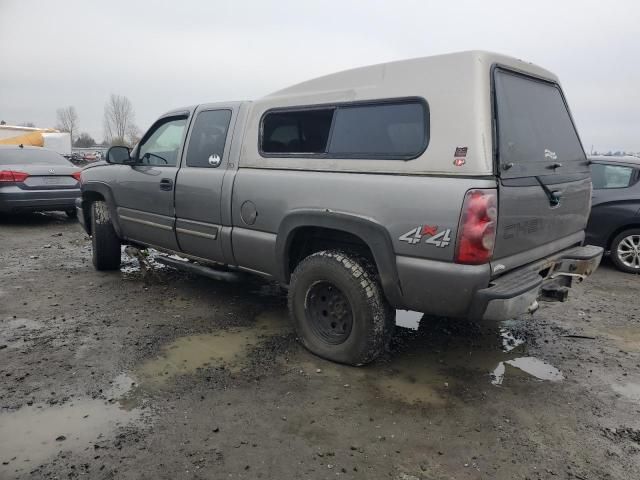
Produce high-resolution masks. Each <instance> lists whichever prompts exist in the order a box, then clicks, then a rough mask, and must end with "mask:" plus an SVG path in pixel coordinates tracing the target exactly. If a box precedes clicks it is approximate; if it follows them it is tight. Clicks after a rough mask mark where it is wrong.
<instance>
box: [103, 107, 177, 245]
mask: <svg viewBox="0 0 640 480" xmlns="http://www.w3.org/2000/svg"><path fill="white" fill-rule="evenodd" d="M188 118H189V115H188V112H187V113H183V114H182V113H181V114H174V115H171V116H167V117H164V118H161V119H160V120H158V121H157V122H156V123H155V124H154V125H153V126H152V127H151V128H150V129H149V131H148V132H147V133H146V134H145V136H144V137H143V138H142V140H141V141H140V143H139V144H138V147H137V148H136V149H135V150H134V151H133V153H132V162H131V163H130V164H129V166H128V167H125V168H122V169H121V170H120V172H119V173H118V181H117V183H116V185H114V188H113V194H114V196H115V201H116V205H118V217H119V219H120V224H121V227H122V231H123V234H124V236H125V237H126V238H127V239H129V240H133V241H136V242H140V243H143V244H146V245H150V246H155V247H163V248H168V249H171V250H178V243H177V240H176V234H175V230H174V228H175V210H174V192H175V182H176V175H177V173H178V168H179V164H180V162H179V159H180V156H181V153H182V145H183V142H184V136H185V132H186V127H187V121H188Z"/></svg>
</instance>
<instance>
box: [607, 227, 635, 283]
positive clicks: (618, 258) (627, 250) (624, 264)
mask: <svg viewBox="0 0 640 480" xmlns="http://www.w3.org/2000/svg"><path fill="white" fill-rule="evenodd" d="M611 260H612V261H613V263H614V264H615V266H616V267H618V269H619V270H622V271H623V272H627V273H640V228H632V229H629V230H625V231H624V232H622V233H620V234H619V235H618V236H616V238H614V239H613V242H611Z"/></svg>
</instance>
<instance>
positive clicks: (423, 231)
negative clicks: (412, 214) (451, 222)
mask: <svg viewBox="0 0 640 480" xmlns="http://www.w3.org/2000/svg"><path fill="white" fill-rule="evenodd" d="M423 237H424V238H426V240H425V243H428V244H431V245H435V246H436V247H440V248H444V247H446V246H448V245H449V244H450V243H451V229H450V228H447V229H446V230H442V231H441V232H439V233H438V226H437V225H419V226H417V227H416V228H412V229H411V230H409V231H408V232H407V233H404V234H402V235H400V236H399V237H398V240H400V241H401V242H407V243H408V244H409V245H416V244H418V243H420V241H421V240H422V238H423Z"/></svg>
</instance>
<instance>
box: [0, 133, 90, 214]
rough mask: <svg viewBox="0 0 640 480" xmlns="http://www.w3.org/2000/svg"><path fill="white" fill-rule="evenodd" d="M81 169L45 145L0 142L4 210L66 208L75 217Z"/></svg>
mask: <svg viewBox="0 0 640 480" xmlns="http://www.w3.org/2000/svg"><path fill="white" fill-rule="evenodd" d="M79 180H80V169H79V168H78V167H76V166H75V165H74V164H72V163H71V162H70V161H69V160H67V159H66V158H64V157H63V156H62V155H60V154H59V153H56V152H54V151H52V150H47V149H46V148H41V147H27V146H22V145H20V146H13V145H0V213H17V212H24V211H51V210H62V211H64V212H65V213H66V214H67V215H68V216H69V217H75V215H76V209H75V199H76V198H77V197H79V196H80V195H81V194H80V183H79Z"/></svg>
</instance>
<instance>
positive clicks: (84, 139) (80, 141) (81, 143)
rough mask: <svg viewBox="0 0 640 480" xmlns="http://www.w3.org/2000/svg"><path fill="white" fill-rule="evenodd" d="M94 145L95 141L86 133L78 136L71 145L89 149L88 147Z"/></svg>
mask: <svg viewBox="0 0 640 480" xmlns="http://www.w3.org/2000/svg"><path fill="white" fill-rule="evenodd" d="M95 144H96V141H95V140H94V139H93V137H92V136H91V135H89V134H88V133H87V132H82V133H81V134H80V135H78V138H77V140H76V141H75V143H74V144H73V146H74V147H83V148H89V147H93V146H94V145H95Z"/></svg>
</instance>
